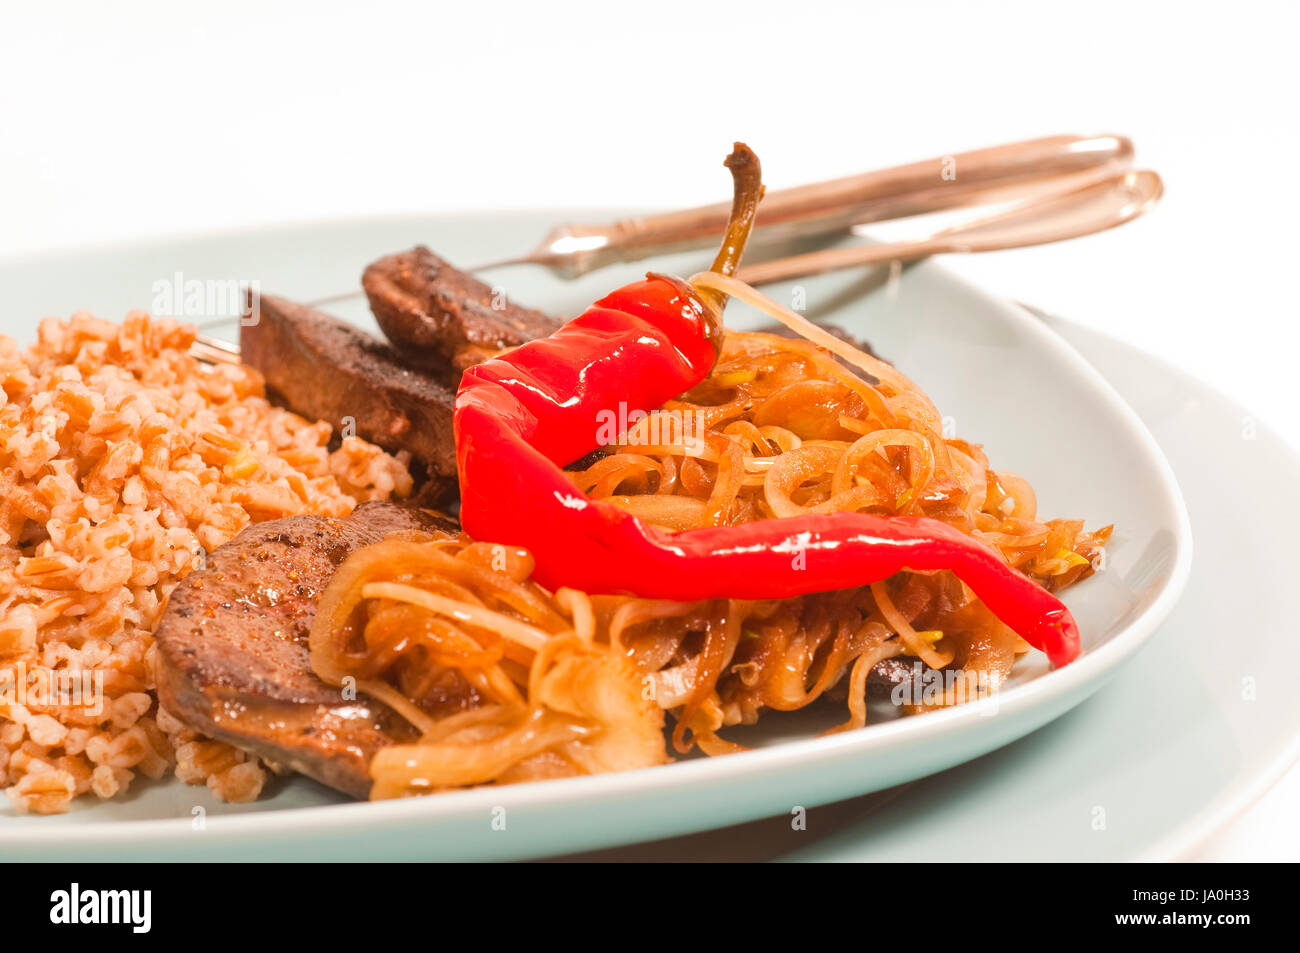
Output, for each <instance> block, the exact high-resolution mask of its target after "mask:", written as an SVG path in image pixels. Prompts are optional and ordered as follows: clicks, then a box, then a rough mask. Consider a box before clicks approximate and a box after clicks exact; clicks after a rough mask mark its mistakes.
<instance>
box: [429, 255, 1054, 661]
mask: <svg viewBox="0 0 1300 953" xmlns="http://www.w3.org/2000/svg"><path fill="white" fill-rule="evenodd" d="M714 359H715V353H714V350H713V345H712V343H711V341H710V339H709V327H708V321H707V311H706V306H705V305H704V304H703V303H702V302H701V301H700V299H699V298H698V297H697V296H696V295H695V294H694V293H693V292H692V291H691V289H690V286H689V285H686V284H685V283H684V282H680V281H677V280H676V279H670V278H666V277H663V276H656V275H651V276H648V277H647V278H646V280H644V281H641V282H637V283H635V284H631V285H628V286H627V287H625V288H622V289H620V290H618V291H615V292H614V293H613V294H611V295H608V296H607V297H605V298H603V299H602V300H601V301H599V302H597V303H596V304H595V305H594V306H593V307H592V308H591V309H590V310H588V311H587V312H586V313H584V314H583V315H581V316H580V317H578V318H575V319H574V320H572V321H570V322H569V323H568V324H566V325H564V327H562V328H560V330H558V331H556V332H555V333H554V334H552V335H550V336H549V337H547V338H543V339H541V340H538V341H533V342H530V343H528V344H525V345H523V346H522V347H520V348H517V349H516V350H514V351H511V352H510V353H509V354H508V355H506V356H504V357H500V358H496V359H494V360H491V361H488V362H486V363H484V364H479V365H477V366H475V367H472V368H470V369H469V370H467V371H466V372H465V375H464V377H463V378H462V381H461V385H460V391H459V393H458V394H457V395H456V411H455V431H456V445H457V446H456V452H457V462H458V466H459V471H460V485H461V510H460V517H461V524H462V526H463V527H464V528H465V531H466V532H467V533H469V534H470V536H472V537H474V538H475V539H479V540H485V541H489V542H498V543H505V544H509V545H515V546H522V547H525V548H527V549H529V550H530V551H531V552H532V554H533V558H534V559H535V560H536V566H537V568H536V572H535V575H534V578H536V579H537V580H538V582H540V583H541V584H542V585H544V586H547V587H548V588H558V587H560V586H569V587H571V588H575V589H580V590H583V591H585V592H592V593H634V594H636V595H639V596H643V597H647V598H656V599H675V600H680V601H684V602H685V601H693V600H697V599H712V598H734V599H778V598H788V597H791V596H798V595H805V594H808V593H814V592H824V591H827V590H830V589H840V588H847V587H851V586H862V585H866V584H868V583H873V582H879V581H881V580H883V579H886V578H888V577H889V576H892V575H894V574H895V573H897V572H900V571H903V570H911V571H913V572H931V571H937V570H944V569H947V570H951V571H952V572H954V573H955V574H956V575H957V576H958V578H960V579H961V580H962V581H963V582H965V583H966V584H967V585H969V586H970V587H971V589H972V590H973V591H974V592H975V594H976V595H977V596H978V597H979V598H980V599H981V600H982V601H983V602H984V604H985V605H986V606H988V608H989V609H990V610H991V611H992V612H993V613H994V614H995V615H996V616H997V617H998V618H999V619H1001V620H1002V621H1003V622H1005V623H1006V624H1007V625H1008V626H1010V627H1011V628H1012V629H1014V630H1015V631H1016V632H1017V633H1018V634H1019V635H1020V636H1021V637H1022V638H1024V640H1025V641H1026V642H1028V643H1029V644H1030V645H1032V646H1034V647H1035V648H1038V649H1041V650H1042V651H1044V652H1046V653H1047V656H1048V658H1049V659H1050V660H1051V662H1052V664H1053V665H1056V666H1061V665H1065V664H1067V663H1068V662H1070V661H1072V660H1073V659H1075V658H1076V657H1077V656H1078V654H1079V630H1078V627H1077V626H1076V625H1075V622H1074V619H1073V618H1072V617H1071V615H1070V613H1069V610H1067V609H1066V608H1065V606H1064V605H1062V604H1061V603H1060V602H1059V601H1058V600H1057V599H1056V598H1055V597H1054V596H1052V595H1051V593H1049V592H1047V590H1045V589H1043V588H1042V587H1041V586H1039V585H1038V584H1036V583H1035V582H1033V580H1031V579H1029V578H1028V577H1027V576H1025V575H1023V574H1022V573H1020V572H1018V571H1017V570H1015V569H1013V568H1012V567H1010V566H1008V565H1007V564H1006V563H1004V562H1003V561H1002V559H1001V558H999V556H998V555H997V554H996V553H995V552H994V551H993V550H992V549H990V548H989V547H987V546H986V545H984V544H983V543H981V542H979V541H978V540H976V539H974V538H973V537H971V536H968V535H966V534H965V533H963V532H961V531H960V530H958V529H955V528H954V527H952V526H949V525H948V524H946V523H942V522H939V521H938V520H932V519H925V518H916V517H895V516H871V515H867V514H864V513H827V514H818V515H809V516H796V517H789V518H784V519H770V520H759V521H756V522H751V523H744V524H741V525H738V526H722V527H716V528H707V529H692V530H684V531H681V532H671V531H668V530H664V529H660V528H658V527H655V526H649V525H646V524H645V523H643V522H642V521H641V520H639V519H637V518H636V517H634V516H632V515H631V514H629V513H627V512H625V511H623V510H620V509H618V508H617V507H614V506H612V505H610V504H607V503H600V502H597V501H594V500H591V499H589V498H588V497H587V496H585V495H584V494H582V493H580V492H579V491H578V490H577V489H576V488H575V487H574V485H573V483H572V481H571V480H570V479H569V478H568V477H567V476H566V475H565V473H564V471H563V470H562V469H561V467H562V466H563V465H565V464H567V463H570V462H572V461H573V460H576V459H578V458H579V457H581V456H582V455H583V454H585V453H587V452H589V451H590V450H591V449H592V447H593V446H594V445H595V443H596V439H595V434H596V432H597V427H598V423H599V417H598V415H599V414H600V412H601V411H607V410H608V409H609V408H610V407H611V406H613V405H614V404H615V403H616V402H617V401H620V400H621V401H623V402H625V403H626V405H627V407H628V410H629V412H630V411H632V410H638V409H639V410H650V409H653V408H656V407H659V406H661V405H662V404H663V403H664V402H665V401H667V400H670V399H672V398H674V397H677V396H678V395H680V394H682V393H683V392H685V391H687V390H689V389H690V388H691V387H694V386H695V385H696V384H698V383H699V382H700V381H702V380H703V379H704V378H705V377H706V376H707V375H708V372H709V370H710V368H711V367H712V365H713V361H714Z"/></svg>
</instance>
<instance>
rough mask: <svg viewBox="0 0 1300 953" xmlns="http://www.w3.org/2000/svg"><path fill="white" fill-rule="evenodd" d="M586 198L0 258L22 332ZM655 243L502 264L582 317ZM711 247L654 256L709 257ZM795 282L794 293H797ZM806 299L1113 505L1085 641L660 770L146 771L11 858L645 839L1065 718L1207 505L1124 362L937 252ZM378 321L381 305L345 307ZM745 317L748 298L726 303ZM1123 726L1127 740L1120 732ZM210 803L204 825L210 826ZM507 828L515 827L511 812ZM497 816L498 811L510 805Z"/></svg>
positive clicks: (1007, 457)
mask: <svg viewBox="0 0 1300 953" xmlns="http://www.w3.org/2000/svg"><path fill="white" fill-rule="evenodd" d="M581 217H582V213H580V212H567V213H547V214H545V215H539V214H517V215H497V216H473V217H460V218H454V219H453V218H444V219H398V220H388V221H369V222H352V223H340V224H335V225H319V224H317V225H310V226H287V227H280V228H272V229H259V230H256V231H249V232H247V233H235V234H225V235H216V236H202V237H194V238H186V239H178V240H175V241H167V242H151V243H143V244H136V245H131V246H113V247H107V248H102V249H98V250H90V251H88V250H77V251H69V252H67V253H63V254H58V255H47V256H42V257H40V258H36V259H29V260H25V261H17V262H8V263H3V264H0V287H4V289H5V310H4V315H5V318H4V320H5V322H6V323H5V324H4V325H0V328H2V329H3V330H4V331H5V333H8V334H10V335H13V336H17V337H20V338H24V339H29V338H30V337H31V336H32V331H33V322H34V319H36V318H37V317H39V316H40V315H43V314H67V313H70V312H72V311H74V310H76V309H78V308H90V309H93V310H94V311H95V312H96V313H97V314H99V315H100V316H101V317H111V318H120V317H121V315H122V313H124V312H125V311H126V310H127V309H128V308H130V307H140V306H144V307H147V306H148V305H149V303H150V302H151V301H152V300H153V296H154V293H153V283H154V282H155V281H158V280H167V279H171V278H172V277H173V276H174V275H175V274H176V273H177V272H180V273H182V274H183V276H184V277H185V278H186V279H212V280H221V279H232V278H237V279H242V280H256V281H259V282H260V284H261V287H262V289H263V290H264V291H266V292H268V293H277V294H284V295H286V296H289V297H294V298H299V299H308V298H312V297H316V296H320V295H324V294H328V293H331V292H335V291H338V290H340V289H345V288H348V287H352V286H354V285H355V282H356V276H357V275H358V274H359V272H360V270H361V268H362V266H363V265H364V264H365V263H366V262H368V261H370V260H371V259H373V258H375V257H377V256H378V255H380V254H382V253H384V252H388V251H392V250H395V249H398V248H402V247H406V246H409V245H411V244H414V243H415V242H417V241H424V242H426V243H428V244H430V245H431V246H432V247H434V248H435V249H437V250H439V251H440V252H442V253H443V254H445V255H447V256H448V257H450V258H451V259H452V260H453V261H459V262H473V261H476V260H483V259H487V258H490V257H492V256H493V254H494V253H499V252H500V251H501V250H502V249H503V248H511V247H518V246H519V245H520V244H522V243H524V242H526V241H527V240H528V238H530V237H532V236H536V235H540V234H541V233H542V232H543V231H544V230H545V227H546V226H547V225H548V224H549V223H551V222H553V221H556V220H560V219H574V218H581ZM649 264H650V263H644V264H640V265H633V266H622V267H618V268H611V269H607V270H605V271H603V272H598V273H597V274H595V275H591V276H587V277H586V278H584V279H581V280H579V281H577V282H573V283H568V284H564V283H561V282H558V281H557V280H555V279H553V278H551V277H550V276H549V275H547V274H545V273H543V272H541V271H540V270H537V269H531V270H529V269H513V270H508V271H502V272H500V273H498V276H497V277H499V279H500V280H501V281H502V282H503V284H504V287H505V289H506V290H507V291H508V293H509V294H510V295H511V296H513V297H517V298H518V299H519V300H520V301H522V302H525V303H530V304H535V305H537V306H540V307H546V308H550V309H552V310H556V311H560V312H567V313H572V312H575V311H577V310H579V309H580V308H582V307H583V306H584V305H585V304H586V303H587V302H589V301H590V300H592V299H593V298H595V297H597V296H599V295H600V294H601V293H602V292H603V291H605V290H607V289H608V288H610V287H614V286H616V285H618V284H620V283H621V282H623V281H625V280H627V279H629V278H631V277H633V276H634V275H636V274H639V273H640V272H641V271H643V270H645V268H646V267H647V266H648V265H649ZM700 264H701V259H700V258H699V257H698V256H697V257H695V258H694V259H692V258H691V257H689V256H686V257H682V256H678V257H677V258H674V259H670V260H660V261H656V262H654V263H653V266H654V267H655V268H657V269H659V270H670V271H674V272H676V273H685V274H689V273H690V272H691V271H693V270H696V269H697V268H698V267H699V266H700ZM775 293H776V294H778V295H780V294H789V293H790V289H785V290H784V291H782V290H781V289H777V291H776V292H775ZM804 294H805V296H806V301H807V313H808V314H809V315H810V316H812V317H815V318H818V319H821V320H831V321H834V322H836V323H839V324H842V325H843V326H845V327H847V328H849V329H850V330H852V331H854V332H855V333H858V334H860V335H862V336H864V337H866V338H868V339H869V340H871V341H872V343H873V344H874V345H875V346H876V347H877V348H878V349H879V350H880V352H881V353H882V354H884V355H885V356H887V357H889V358H890V359H892V360H894V361H896V362H897V363H898V365H899V366H900V367H901V368H902V369H903V370H904V371H906V372H907V373H908V374H910V375H911V376H912V377H914V378H915V379H916V380H917V381H918V383H920V384H921V386H922V387H924V388H925V389H926V390H927V391H929V393H930V394H931V395H932V396H933V397H934V399H935V401H936V403H937V404H938V406H939V408H940V409H941V411H942V412H944V413H945V414H947V415H949V416H950V418H951V419H950V421H949V424H950V426H954V427H955V428H956V431H957V432H958V434H960V435H962V436H966V437H969V438H970V439H973V440H976V441H979V442H982V443H984V444H985V446H986V448H987V450H988V452H989V456H990V457H991V459H992V460H993V461H994V465H995V466H998V467H999V468H1003V469H1011V470H1015V471H1017V472H1020V473H1022V474H1024V475H1025V476H1027V477H1028V478H1029V479H1030V480H1031V481H1032V482H1033V484H1034V486H1035V488H1036V490H1037V491H1038V496H1039V502H1040V510H1041V512H1043V513H1045V514H1050V515H1053V516H1069V517H1076V518H1086V519H1087V520H1088V521H1089V523H1090V524H1091V525H1102V524H1104V523H1108V522H1113V523H1115V524H1116V525H1117V527H1118V529H1117V531H1116V534H1115V537H1114V538H1113V540H1112V543H1111V545H1110V547H1108V562H1107V568H1106V570H1105V571H1104V572H1102V573H1099V574H1098V575H1096V576H1095V577H1094V578H1092V579H1090V580H1088V581H1086V582H1085V583H1083V584H1081V585H1080V586H1078V587H1075V588H1073V589H1071V590H1070V591H1069V592H1068V594H1067V596H1066V602H1067V603H1068V604H1069V606H1070V608H1071V609H1072V611H1073V612H1074V613H1075V615H1076V617H1077V618H1078V620H1079V623H1080V626H1081V628H1082V631H1083V636H1084V644H1085V649H1086V653H1085V655H1084V656H1083V657H1082V658H1081V659H1080V660H1079V661H1078V662H1076V663H1075V664H1073V665H1071V666H1068V667H1067V668H1065V669H1063V670H1061V671H1059V672H1050V673H1048V672H1046V671H1045V666H1044V664H1043V663H1042V660H1041V658H1040V657H1035V658H1031V659H1029V660H1027V661H1026V662H1025V663H1023V664H1022V665H1021V666H1019V668H1018V670H1017V673H1016V675H1015V677H1014V678H1013V680H1012V684H1011V685H1010V686H1009V687H1008V688H1007V689H1006V690H1004V691H1003V692H1002V693H1000V694H999V695H998V696H997V697H996V698H994V699H992V700H991V701H988V702H981V703H978V704H975V705H968V706H962V707H959V708H956V709H950V710H946V711H942V712H936V713H933V714H928V715H925V716H923V717H919V718H912V719H903V720H896V721H890V722H888V723H884V724H879V725H874V726H871V727H869V728H867V729H865V730H863V731H860V732H856V733H851V734H840V735H836V736H832V737H828V738H817V737H813V736H812V733H811V726H812V722H813V721H814V720H815V716H814V715H805V716H804V717H785V716H776V717H769V718H768V719H767V720H766V723H765V724H764V725H763V726H761V737H760V738H758V739H755V738H753V737H752V736H751V737H750V739H749V740H751V741H754V740H757V741H758V742H759V743H761V744H762V745H763V747H762V748H761V749H760V750H756V751H753V752H749V753H745V754H741V755H735V756H730V757H726V758H717V759H697V760H691V761H688V762H684V763H679V764H674V765H669V766H665V767H661V768H653V769H647V770H643V771H635V772H628V773H623V774H614V775H603V776H599V777H592V778H579V779H572V780H563V781H551V782H546V783H538V784H528V785H517V786H513V787H506V788H494V789H481V790H475V791H465V792H459V793H454V794H446V795H439V796H437V797H430V798H422V799H413V800H406V801H400V802H387V803H381V804H345V803H338V798H337V797H335V796H334V795H333V794H331V793H330V792H328V791H325V790H324V789H322V788H320V787H319V786H317V785H315V784H313V783H311V782H308V781H304V780H301V779H298V780H294V781H292V782H288V783H285V784H282V785H280V786H279V787H278V788H277V789H276V790H275V791H274V792H273V794H272V796H270V797H268V798H266V799H264V800H263V801H261V802H259V803H258V804H255V805H241V806H232V805H221V804H218V803H217V802H215V801H213V800H212V799H211V798H210V797H209V796H208V795H207V792H206V791H204V790H202V789H194V788H188V787H186V786H184V785H181V784H179V783H177V782H174V781H173V782H168V783H160V784H152V785H150V784H142V785H141V786H140V787H138V788H136V789H134V790H133V792H132V794H131V796H129V797H128V798H126V799H124V800H121V801H112V802H106V803H99V804H94V803H90V804H79V805H78V807H77V809H76V810H74V811H72V812H71V813H69V814H67V815H64V816H61V817H55V818H34V817H17V816H13V815H12V814H11V813H4V812H5V811H7V810H8V809H7V808H0V855H3V856H5V857H11V858H25V857H41V858H44V859H50V858H53V857H71V856H81V857H120V856H124V854H123V852H124V851H127V852H129V856H130V857H133V858H160V857H161V858H166V857H183V858H202V859H217V858H257V859H264V858H275V859H289V858H316V859H321V858H352V859H358V858H433V857H439V858H465V857H471V858H517V857H527V856H538V855H543V854H553V853H559V852H564V851H574V850H581V849H590V848H593V847H601V846H609V845H613V844H619V843H630V842H635V841H641V840H647V839H651V838H657V837H665V836H669V835H674V834H683V833H689V832H693V831H700V830H705V829H709V828H714V827H718V826H720V825H723V824H735V823H738V822H743V821H747V820H752V819H754V818H757V817H762V816H765V815H771V814H779V813H787V812H789V811H790V810H792V809H794V808H795V807H796V806H798V807H804V808H811V807H813V806H816V805H820V804H826V803H829V802H832V801H837V800H840V799H843V798H846V797H850V796H853V795H859V794H863V793H866V792H871V791H879V790H881V789H884V788H888V787H891V786H893V785H897V784H900V783H902V782H905V781H909V780H912V779H915V778H918V777H922V776H924V775H927V774H931V773H933V772H935V771H940V770H943V769H945V768H950V767H952V766H953V765H956V764H959V763H961V762H964V761H968V760H970V759H972V758H975V757H977V756H979V755H982V754H985V753H987V752H989V751H991V750H993V749H995V748H998V747H1000V746H1002V745H1005V744H1006V743H1008V742H1010V741H1013V740H1015V739H1017V738H1019V737H1022V736H1023V735H1025V734H1028V733H1029V732H1031V731H1033V730H1034V729H1035V728H1038V727H1041V726H1042V725H1044V724H1046V723H1047V722H1048V721H1051V720H1052V719H1054V718H1056V717H1057V716H1059V715H1061V714H1062V713H1063V712H1065V711H1067V710H1069V709H1070V708H1071V707H1073V706H1074V705H1076V704H1078V703H1079V702H1080V701H1082V700H1083V699H1085V698H1087V697H1088V696H1089V695H1091V694H1092V693H1093V692H1095V691H1097V690H1098V689H1099V688H1100V687H1101V686H1102V684H1103V683H1104V682H1105V681H1106V679H1107V678H1109V677H1110V676H1111V675H1113V674H1114V673H1115V671H1116V670H1117V669H1118V667H1119V666H1120V664H1121V663H1122V662H1124V661H1125V660H1126V659H1127V658H1129V657H1130V656H1131V655H1132V654H1133V653H1134V652H1135V651H1136V650H1137V648H1138V647H1139V646H1140V645H1141V644H1142V643H1143V642H1144V641H1145V640H1146V639H1147V637H1148V636H1150V635H1151V633H1152V632H1153V631H1154V629H1155V627H1156V626H1157V625H1158V624H1159V622H1160V621H1161V620H1162V619H1163V618H1164V617H1165V616H1166V615H1167V614H1168V613H1169V611H1170V610H1171V609H1172V607H1173V605H1174V603H1175V601H1176V600H1177V598H1178V595H1179V593H1180V592H1181V590H1182V586H1183V583H1184V582H1185V580H1186V578H1187V574H1188V571H1189V568H1190V563H1191V537H1190V531H1189V527H1188V521H1187V514H1186V512H1185V510H1184V508H1183V504H1182V499H1181V495H1180V493H1179V490H1178V487H1177V485H1176V483H1175V482H1174V479H1173V476H1172V473H1171V471H1170V469H1169V467H1168V465H1167V463H1166V462H1165V459H1164V457H1163V456H1162V454H1161V452H1160V450H1159V448H1158V447H1157V446H1156V445H1155V443H1154V441H1153V440H1152V438H1151V436H1150V434H1149V433H1148V432H1147V431H1146V430H1145V428H1144V427H1143V426H1142V424H1141V423H1140V422H1139V420H1138V419H1137V417H1136V416H1135V415H1134V413H1133V412H1132V411H1131V410H1130V409H1129V408H1128V406H1127V405H1125V404H1124V402H1123V401H1122V400H1121V399H1120V398H1119V397H1118V396H1117V395H1116V393H1115V392H1114V391H1113V390H1112V389H1111V387H1110V386H1109V385H1108V384H1107V383H1106V381H1105V380H1104V379H1103V378H1102V377H1101V376H1100V375H1099V374H1098V373H1097V372H1096V371H1095V370H1094V369H1093V368H1092V367H1090V366H1089V365H1088V364H1087V363H1086V362H1085V361H1083V360H1082V359H1081V358H1080V357H1079V356H1078V355H1077V354H1076V353H1075V352H1074V351H1073V350H1071V349H1070V348H1069V347H1068V346H1067V345H1065V344H1064V343H1063V342H1062V341H1061V340H1060V338H1058V337H1057V336H1056V335H1054V334H1053V333H1051V332H1050V331H1049V330H1047V329H1046V328H1045V327H1044V326H1043V325H1042V324H1041V323H1040V322H1039V321H1037V320H1035V319H1033V318H1032V317H1030V316H1028V315H1027V314H1026V313H1025V312H1023V311H1021V310H1020V309H1018V308H1015V307H1012V306H1008V305H1006V304H1003V303H1001V302H999V301H997V300H995V299H992V298H990V297H988V296H987V295H984V294H982V293H980V292H978V291H976V290H975V289H973V288H970V287H968V286H967V285H965V284H963V283H961V282H959V281H957V280H956V279H954V278H952V277H951V276H949V275H947V274H946V273H944V272H943V271H942V270H941V269H939V268H937V267H935V266H934V265H931V264H925V265H921V266H918V267H916V268H912V269H909V270H907V271H906V272H905V273H904V274H903V276H902V277H901V279H900V280H898V281H897V282H895V283H892V284H890V285H888V286H886V287H884V288H878V287H874V286H873V284H872V283H871V282H864V281H863V279H862V278H861V277H860V276H853V275H837V276H828V277H825V278H821V279H817V280H809V281H807V282H805V283H804ZM339 313H342V314H345V315H348V316H352V317H355V318H357V319H358V320H359V321H361V322H362V323H368V322H365V320H364V306H363V305H362V304H357V305H355V306H352V307H349V308H341V309H339ZM743 317H745V315H744V314H743V312H742V309H740V308H738V307H735V306H733V310H732V312H731V313H730V314H729V320H731V321H732V322H733V323H735V324H737V325H738V326H739V325H741V324H742V323H743V322H742V320H741V319H742V318H743ZM1110 740H1112V741H1113V740H1114V739H1110ZM196 816H201V817H202V818H203V821H204V823H202V824H196V823H195V822H194V819H195V817H196ZM502 818H504V820H505V830H499V829H498V828H499V827H500V826H501V823H500V822H501V820H502ZM494 822H495V823H494Z"/></svg>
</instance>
